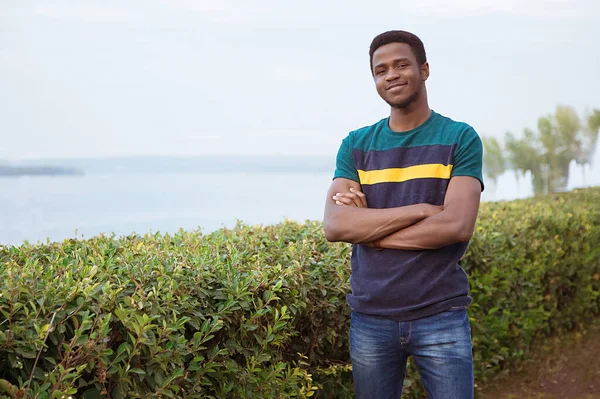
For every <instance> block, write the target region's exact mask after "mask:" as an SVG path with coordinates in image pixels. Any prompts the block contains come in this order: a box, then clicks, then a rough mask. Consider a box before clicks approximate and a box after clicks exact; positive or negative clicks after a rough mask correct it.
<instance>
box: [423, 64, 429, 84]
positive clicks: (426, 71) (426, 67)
mask: <svg viewBox="0 0 600 399" xmlns="http://www.w3.org/2000/svg"><path fill="white" fill-rule="evenodd" d="M421 78H423V82H424V81H426V80H427V79H429V63H428V62H425V63H424V64H423V65H421Z"/></svg>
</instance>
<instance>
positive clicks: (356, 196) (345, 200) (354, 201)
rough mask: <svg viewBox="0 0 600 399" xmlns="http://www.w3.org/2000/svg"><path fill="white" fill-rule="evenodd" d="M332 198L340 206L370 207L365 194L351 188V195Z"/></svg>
mask: <svg viewBox="0 0 600 399" xmlns="http://www.w3.org/2000/svg"><path fill="white" fill-rule="evenodd" d="M332 198H333V200H334V201H335V203H336V204H338V205H346V206H355V207H357V208H368V207H369V206H368V205H367V197H366V196H365V194H364V193H363V192H361V191H360V190H356V189H354V188H351V189H350V192H349V193H337V194H336V195H334V196H333V197H332Z"/></svg>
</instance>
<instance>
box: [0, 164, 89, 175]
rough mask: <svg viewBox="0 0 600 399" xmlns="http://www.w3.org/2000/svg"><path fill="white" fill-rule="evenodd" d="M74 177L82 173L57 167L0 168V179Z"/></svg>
mask: <svg viewBox="0 0 600 399" xmlns="http://www.w3.org/2000/svg"><path fill="white" fill-rule="evenodd" d="M76 175H83V172H82V171H81V170H78V169H74V168H64V167H57V166H0V177H19V176H76Z"/></svg>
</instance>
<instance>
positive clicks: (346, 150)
mask: <svg viewBox="0 0 600 399" xmlns="http://www.w3.org/2000/svg"><path fill="white" fill-rule="evenodd" d="M351 140H352V137H351V136H348V137H346V138H345V139H344V140H343V141H342V144H341V145H340V149H339V150H338V153H337V157H336V159H335V173H334V175H333V178H334V179H337V178H338V177H343V178H345V179H350V180H354V181H355V182H357V183H360V179H359V177H358V171H357V170H356V167H355V166H354V158H353V157H352V144H351Z"/></svg>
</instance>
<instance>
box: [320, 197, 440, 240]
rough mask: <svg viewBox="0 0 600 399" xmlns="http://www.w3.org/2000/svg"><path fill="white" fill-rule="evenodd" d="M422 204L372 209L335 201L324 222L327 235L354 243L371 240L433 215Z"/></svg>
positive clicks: (329, 237)
mask: <svg viewBox="0 0 600 399" xmlns="http://www.w3.org/2000/svg"><path fill="white" fill-rule="evenodd" d="M423 205H425V204H416V205H409V206H403V207H398V208H386V209H369V208H356V207H351V206H340V205H335V204H334V205H333V207H332V208H331V209H330V211H329V212H328V215H327V217H326V218H325V221H324V230H325V237H326V238H327V240H329V241H343V242H349V243H352V244H356V243H361V242H371V241H374V240H377V239H380V238H383V237H386V236H389V235H390V234H392V233H394V232H396V231H398V230H401V229H405V228H407V227H409V226H412V225H414V224H415V223H417V222H419V221H421V220H423V219H425V218H426V217H428V216H429V215H430V214H429V213H428V211H427V207H426V206H423Z"/></svg>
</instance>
